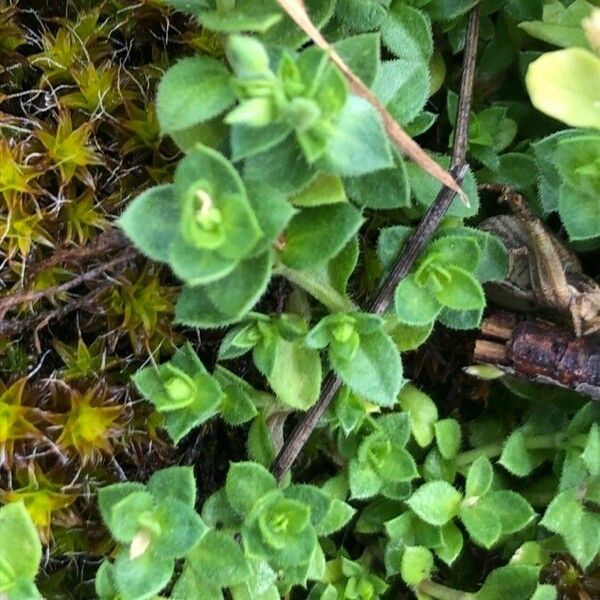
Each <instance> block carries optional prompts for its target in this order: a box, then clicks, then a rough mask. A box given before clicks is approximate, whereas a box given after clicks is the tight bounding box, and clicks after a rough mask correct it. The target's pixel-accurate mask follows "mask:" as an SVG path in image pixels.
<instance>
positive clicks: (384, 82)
mask: <svg viewBox="0 0 600 600" xmlns="http://www.w3.org/2000/svg"><path fill="white" fill-rule="evenodd" d="M373 92H374V93H375V95H376V96H377V98H378V99H379V100H380V101H381V103H382V104H384V105H385V106H386V108H387V109H388V111H389V112H390V114H391V115H392V117H394V119H396V121H398V122H399V123H400V124H401V125H403V126H406V125H407V124H409V123H411V122H413V121H414V120H415V119H416V118H417V117H418V116H419V115H420V114H421V112H422V111H423V108H424V107H425V104H426V102H427V98H428V97H429V92H430V79H429V70H428V68H427V67H426V66H425V65H423V63H422V62H419V61H412V60H404V59H396V60H388V61H384V62H383V63H382V64H381V68H380V69H379V73H378V76H377V79H376V80H375V83H374V84H373ZM409 164H410V163H409ZM407 166H408V165H407ZM419 168H420V167H419Z"/></svg>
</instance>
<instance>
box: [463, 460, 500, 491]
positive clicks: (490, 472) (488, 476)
mask: <svg viewBox="0 0 600 600" xmlns="http://www.w3.org/2000/svg"><path fill="white" fill-rule="evenodd" d="M493 479H494V469H493V467H492V463H491V462H490V460H489V459H488V458H487V456H480V457H479V458H478V459H477V460H476V461H475V462H474V463H473V464H472V465H471V466H470V467H469V471H468V473H467V485H466V490H465V495H466V497H467V498H469V497H472V496H475V497H478V498H479V497H480V496H484V495H485V494H487V493H488V491H489V489H490V487H491V485H492V480H493Z"/></svg>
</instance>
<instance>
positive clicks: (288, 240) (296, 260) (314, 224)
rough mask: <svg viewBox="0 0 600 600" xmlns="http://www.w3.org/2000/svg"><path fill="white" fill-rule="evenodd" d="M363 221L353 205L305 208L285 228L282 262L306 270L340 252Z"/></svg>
mask: <svg viewBox="0 0 600 600" xmlns="http://www.w3.org/2000/svg"><path fill="white" fill-rule="evenodd" d="M362 223H363V219H362V217H361V214H360V212H359V211H358V210H357V209H356V208H354V207H353V206H351V205H350V204H332V205H328V206H317V207H315V208H305V209H303V210H302V211H300V212H299V213H298V214H297V215H295V216H294V217H293V218H292V220H291V222H290V224H289V226H288V228H287V229H286V231H285V234H284V236H285V242H284V247H283V250H282V251H281V260H282V262H283V263H284V264H285V265H287V266H289V267H292V268H295V269H305V268H310V267H313V266H314V265H315V264H319V263H322V262H324V261H327V260H329V259H331V258H332V257H334V256H335V255H336V254H338V253H339V252H340V251H341V250H342V248H343V247H344V246H345V245H346V244H347V243H348V241H349V240H350V239H351V238H352V237H353V236H354V235H355V234H356V232H357V231H358V230H359V228H360V226H361V225H362Z"/></svg>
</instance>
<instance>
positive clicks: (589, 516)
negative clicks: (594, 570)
mask: <svg viewBox="0 0 600 600" xmlns="http://www.w3.org/2000/svg"><path fill="white" fill-rule="evenodd" d="M578 493H579V492H578V490H577V488H571V489H569V490H566V491H564V492H561V493H560V494H558V495H557V496H556V497H555V498H554V499H553V500H552V502H550V504H549V506H548V508H547V509H546V513H545V514H544V517H543V519H542V520H541V521H540V525H542V526H544V527H545V528H546V529H549V530H550V531H553V532H555V533H559V534H560V535H561V536H562V538H563V539H564V541H565V544H566V546H567V549H568V550H569V552H571V554H572V555H573V556H574V557H575V559H576V560H577V561H578V562H579V564H580V565H581V566H582V567H583V568H584V569H585V568H586V567H587V566H588V565H589V564H590V563H591V562H592V560H594V558H596V557H597V556H598V553H599V552H600V522H599V520H598V517H597V515H595V514H594V513H590V512H587V511H586V510H585V509H584V507H583V505H582V504H581V501H580V499H579V497H578Z"/></svg>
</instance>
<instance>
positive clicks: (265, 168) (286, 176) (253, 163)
mask: <svg viewBox="0 0 600 600" xmlns="http://www.w3.org/2000/svg"><path fill="white" fill-rule="evenodd" d="M244 175H245V178H246V179H248V180H252V181H268V182H269V185H271V186H272V187H274V188H275V189H277V190H279V191H280V192H281V193H283V194H294V193H296V192H299V191H300V190H302V189H303V188H305V187H306V186H307V185H308V184H309V183H310V181H311V180H312V179H313V178H314V177H315V175H316V171H315V169H314V167H313V166H311V165H309V164H308V163H307V162H306V159H305V158H304V155H303V154H302V153H300V152H299V151H298V145H297V143H296V141H295V140H294V138H293V136H289V137H288V138H287V139H284V140H283V141H282V142H281V143H279V144H277V145H276V146H273V147H272V148H269V149H268V150H266V151H264V152H261V153H260V154H256V155H253V156H251V157H249V158H248V159H247V160H246V162H245V164H244Z"/></svg>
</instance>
